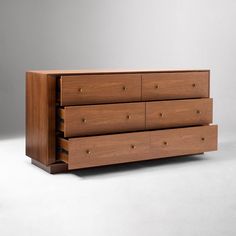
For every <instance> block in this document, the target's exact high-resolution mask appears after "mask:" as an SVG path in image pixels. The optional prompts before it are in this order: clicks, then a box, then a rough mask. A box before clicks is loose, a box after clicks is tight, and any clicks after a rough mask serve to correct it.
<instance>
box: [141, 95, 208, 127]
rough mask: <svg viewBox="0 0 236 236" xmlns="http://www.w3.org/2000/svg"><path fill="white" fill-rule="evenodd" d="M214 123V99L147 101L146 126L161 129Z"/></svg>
mask: <svg viewBox="0 0 236 236" xmlns="http://www.w3.org/2000/svg"><path fill="white" fill-rule="evenodd" d="M210 123H212V99H208V98H203V99H187V100H175V101H159V102H147V103H146V128H147V129H160V128H171V127H184V126H191V125H204V124H210Z"/></svg>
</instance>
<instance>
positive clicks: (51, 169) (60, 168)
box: [31, 159, 68, 174]
mask: <svg viewBox="0 0 236 236" xmlns="http://www.w3.org/2000/svg"><path fill="white" fill-rule="evenodd" d="M31 163H32V164H33V165H35V166H37V167H39V168H40V169H43V170H45V171H46V172H48V173H50V174H57V173H62V172H67V171H68V165H67V164H66V163H65V162H57V163H54V164H51V165H48V166H46V165H44V164H42V163H41V162H39V161H36V160H34V159H31Z"/></svg>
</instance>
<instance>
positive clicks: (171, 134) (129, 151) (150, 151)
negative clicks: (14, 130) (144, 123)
mask: <svg viewBox="0 0 236 236" xmlns="http://www.w3.org/2000/svg"><path fill="white" fill-rule="evenodd" d="M59 146H60V147H61V148H63V149H64V151H63V152H61V153H60V154H59V159H61V160H63V161H65V162H67V163H68V167H69V169H79V168H86V167H92V166H100V165H109V164H116V163H124V162H132V161H139V160H147V159H156V158H163V157H170V156H178V155H187V154H196V153H201V152H205V151H214V150H216V149H217V126H216V125H213V126H198V127H190V128H179V129H167V130H156V131H146V132H137V133H125V134H114V135H103V136H92V137H81V138H71V139H69V140H65V139H60V140H59Z"/></svg>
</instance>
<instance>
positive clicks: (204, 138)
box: [150, 125, 217, 157]
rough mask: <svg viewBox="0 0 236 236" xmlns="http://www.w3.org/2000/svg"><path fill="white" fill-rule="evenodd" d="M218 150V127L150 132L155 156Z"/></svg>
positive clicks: (151, 148)
mask: <svg viewBox="0 0 236 236" xmlns="http://www.w3.org/2000/svg"><path fill="white" fill-rule="evenodd" d="M216 149H217V126H216V125H211V126H198V127H189V128H180V129H169V130H159V131H150V150H151V152H152V154H153V156H154V155H156V154H157V155H158V156H160V157H169V156H179V155H188V154H194V153H202V152H207V151H214V150H216Z"/></svg>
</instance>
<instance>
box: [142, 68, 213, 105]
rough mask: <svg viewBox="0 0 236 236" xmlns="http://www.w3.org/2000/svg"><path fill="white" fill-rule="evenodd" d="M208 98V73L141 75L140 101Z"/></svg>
mask: <svg viewBox="0 0 236 236" xmlns="http://www.w3.org/2000/svg"><path fill="white" fill-rule="evenodd" d="M206 97H209V71H203V72H179V73H149V74H142V100H143V101H149V100H165V99H183V98H206Z"/></svg>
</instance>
